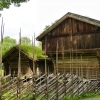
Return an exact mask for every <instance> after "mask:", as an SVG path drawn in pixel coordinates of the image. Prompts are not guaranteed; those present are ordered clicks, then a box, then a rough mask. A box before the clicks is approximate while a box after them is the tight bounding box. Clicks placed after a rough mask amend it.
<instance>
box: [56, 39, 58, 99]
mask: <svg viewBox="0 0 100 100" xmlns="http://www.w3.org/2000/svg"><path fill="white" fill-rule="evenodd" d="M56 78H57V79H56V80H57V86H56V89H57V93H56V94H57V98H56V99H57V100H58V40H57V47H56Z"/></svg>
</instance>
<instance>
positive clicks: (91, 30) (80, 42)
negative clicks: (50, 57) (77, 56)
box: [42, 18, 100, 53]
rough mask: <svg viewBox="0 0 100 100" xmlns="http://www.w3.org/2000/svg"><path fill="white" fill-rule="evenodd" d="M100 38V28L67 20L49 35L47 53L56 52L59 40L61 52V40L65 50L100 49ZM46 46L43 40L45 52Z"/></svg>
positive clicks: (70, 19)
mask: <svg viewBox="0 0 100 100" xmlns="http://www.w3.org/2000/svg"><path fill="white" fill-rule="evenodd" d="M71 36H72V37H71ZM99 38H100V31H99V27H97V26H93V25H91V24H88V23H84V22H81V21H78V20H75V19H72V18H67V19H66V20H65V21H63V22H62V23H61V24H60V25H58V26H57V27H56V28H55V29H53V30H52V31H51V32H50V33H49V34H48V35H47V53H49V52H55V51H56V44H57V40H58V44H59V51H61V40H63V41H64V48H65V50H68V49H69V48H70V47H72V48H73V49H76V48H77V49H91V48H100V44H99ZM70 41H72V42H70ZM44 44H45V41H44V39H43V40H42V48H43V50H44Z"/></svg>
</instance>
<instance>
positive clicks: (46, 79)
mask: <svg viewBox="0 0 100 100" xmlns="http://www.w3.org/2000/svg"><path fill="white" fill-rule="evenodd" d="M46 47H47V37H46V38H45V81H46V100H48V78H47V59H46V52H47V51H46Z"/></svg>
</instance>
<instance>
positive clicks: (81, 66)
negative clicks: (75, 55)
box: [81, 54, 83, 78]
mask: <svg viewBox="0 0 100 100" xmlns="http://www.w3.org/2000/svg"><path fill="white" fill-rule="evenodd" d="M81 78H83V66H82V54H81Z"/></svg>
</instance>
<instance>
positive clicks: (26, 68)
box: [4, 50, 32, 76]
mask: <svg viewBox="0 0 100 100" xmlns="http://www.w3.org/2000/svg"><path fill="white" fill-rule="evenodd" d="M4 66H5V67H6V74H9V70H10V69H11V75H13V74H14V72H15V76H17V74H18V50H17V51H16V52H15V53H14V54H13V55H12V54H10V56H9V57H8V58H6V61H5V62H4ZM9 66H10V69H9ZM21 72H22V75H25V74H32V68H30V64H29V59H28V57H26V56H25V55H24V54H22V53H21Z"/></svg>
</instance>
